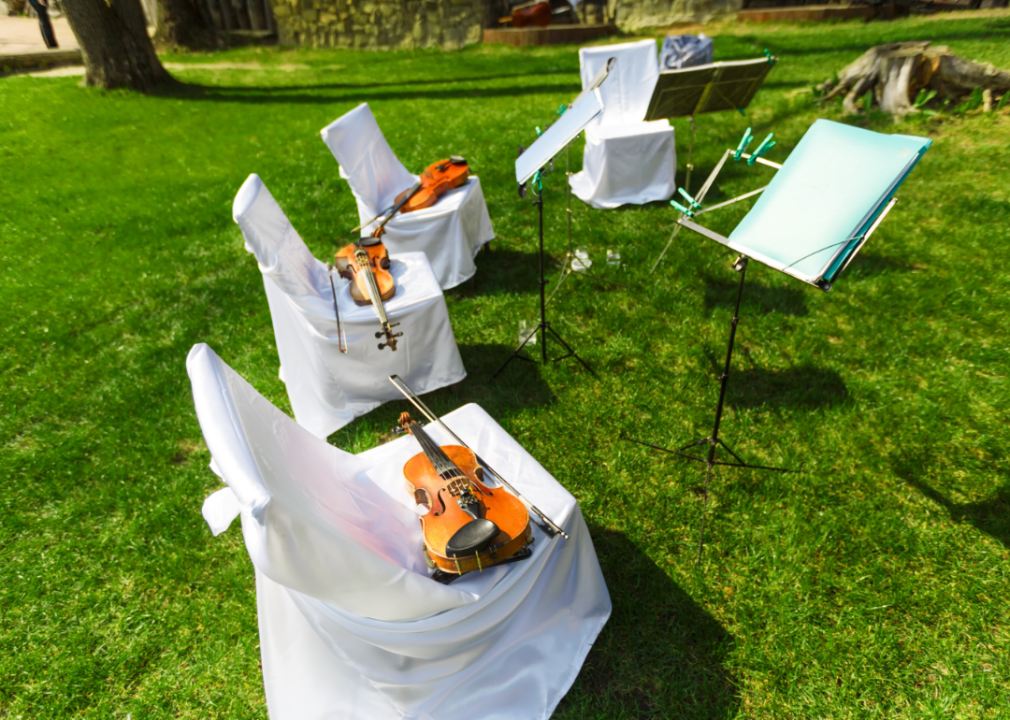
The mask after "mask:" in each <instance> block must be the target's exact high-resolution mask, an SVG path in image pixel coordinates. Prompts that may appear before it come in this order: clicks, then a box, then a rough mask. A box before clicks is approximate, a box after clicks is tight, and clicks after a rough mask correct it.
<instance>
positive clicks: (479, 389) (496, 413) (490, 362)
mask: <svg viewBox="0 0 1010 720" xmlns="http://www.w3.org/2000/svg"><path fill="white" fill-rule="evenodd" d="M514 349H515V348H514V347H512V346H511V345H508V346H507V345H503V344H500V343H499V344H496V343H481V344H470V345H460V346H459V352H460V356H461V357H462V359H463V366H464V367H465V368H466V373H467V375H466V377H465V378H464V379H463V380H461V381H460V382H458V383H456V384H455V385H450V386H449V387H444V388H440V389H438V390H433V391H431V392H428V393H424V395H423V396H422V398H421V399H422V400H423V401H424V404H425V405H427V406H428V408H429V409H430V410H431V411H432V412H433V413H435V414H436V415H438V416H439V417H442V416H443V415H445V414H446V413H449V412H452V411H453V410H455V409H457V408H460V407H463V406H464V405H468V404H469V403H476V404H477V405H480V406H481V407H482V408H484V410H486V411H487V412H488V414H489V415H491V417H493V418H494V419H495V420H496V421H498V422H499V423H500V424H501V425H503V426H504V427H505V428H506V429H507V428H508V421H509V419H510V418H512V417H514V416H516V415H521V414H523V413H526V412H528V411H529V410H530V409H531V408H536V407H544V406H546V405H549V404H551V403H552V402H554V400H555V399H556V398H555V396H554V394H553V392H552V391H551V388H550V386H548V385H547V383H546V382H545V381H544V380H543V378H542V377H541V367H540V364H539V363H535V364H534V363H528V362H523V361H522V360H515V361H513V362H512V363H510V365H509V367H508V368H507V369H506V370H505V371H504V372H503V373H502V374H501V375H500V376H499V377H498V379H497V380H495V381H494V382H493V383H492V382H489V380H490V378H491V375H493V374H494V372H495V371H496V370H497V369H498V368H500V367H501V365H502V363H504V362H505V360H507V359H508V357H509V355H510V354H511V353H512V351H513V350H514ZM551 350H552V351H554V348H553V347H552V348H551ZM537 352H539V350H537ZM529 354H530V355H531V356H536V357H539V355H535V353H529ZM513 366H521V367H513ZM415 389H416V388H415ZM403 411H407V412H409V413H410V414H411V416H412V417H413V418H414V419H415V420H417V421H419V422H424V423H427V420H424V418H423V417H422V416H421V413H420V412H419V411H418V410H417V409H416V408H415V407H414V406H413V405H411V404H410V403H409V402H408V401H407V400H406V399H402V400H401V399H396V400H391V401H389V402H386V403H384V404H382V405H380V406H379V407H377V408H376V409H375V410H372V411H371V412H370V413H367V414H365V415H362V416H361V417H358V418H355V420H354V421H353V422H351V423H349V424H348V425H345V426H344V427H342V428H340V429H339V430H337V431H336V432H334V433H333V434H331V435H330V436H329V438H328V440H329V442H330V444H332V445H336V446H337V447H339V448H344V449H346V448H349V447H353V446H354V445H355V443H356V441H357V440H358V439H359V438H362V437H367V436H369V435H370V434H371V433H378V434H379V436H380V440H381V441H382V442H385V441H387V440H389V439H391V437H389V436H388V433H389V431H390V430H392V428H394V427H396V426H397V425H398V419H399V417H400V413H402V412H403ZM449 426H450V427H452V424H451V423H449ZM452 429H453V430H455V431H456V432H459V429H458V428H452ZM383 436H386V437H385V439H382V438H383Z"/></svg>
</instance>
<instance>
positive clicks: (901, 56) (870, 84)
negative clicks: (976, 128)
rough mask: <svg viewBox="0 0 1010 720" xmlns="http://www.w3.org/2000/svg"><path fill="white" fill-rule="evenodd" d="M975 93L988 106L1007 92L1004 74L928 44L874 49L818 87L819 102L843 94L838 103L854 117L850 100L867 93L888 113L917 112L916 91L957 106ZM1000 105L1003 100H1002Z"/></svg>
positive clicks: (1009, 74)
mask: <svg viewBox="0 0 1010 720" xmlns="http://www.w3.org/2000/svg"><path fill="white" fill-rule="evenodd" d="M976 88H979V89H981V91H982V93H983V94H985V95H987V96H988V98H989V100H988V102H987V105H989V106H990V107H991V106H992V104H993V101H994V100H995V99H996V98H1002V97H1003V96H1005V95H1006V94H1007V93H1008V92H1010V71H1007V70H1000V69H999V68H996V67H994V66H992V65H990V64H989V63H976V62H972V61H971V60H965V59H964V58H960V57H958V56H957V55H953V54H951V52H950V49H949V48H947V47H946V46H944V45H935V46H934V45H932V44H931V43H930V42H929V41H928V40H923V41H918V42H899V43H888V44H887V45H878V46H876V47H873V48H870V49H869V50H867V51H866V52H865V53H863V54H862V55H861V56H860V57H859V59H858V60H856V61H855V62H853V63H852V64H851V65H849V66H847V67H846V68H845V69H843V70H842V71H841V72H840V73H838V80H837V81H834V80H828V81H827V82H825V83H823V84H821V85H820V86H819V88H818V89H819V90H821V91H822V92H824V93H825V95H824V98H823V99H824V100H830V99H832V98H835V97H838V96H839V95H844V96H845V99H844V100H843V101H842V105H843V107H844V108H845V111H846V112H847V113H850V114H853V115H855V114H858V113H859V111H860V109H859V107H858V106H857V104H856V102H857V100H859V99H860V98H862V97H863V96H865V95H866V94H867V93H869V92H872V93H873V94H872V100H871V102H876V103H877V105H879V106H880V109H881V110H883V111H884V112H888V113H891V114H893V115H905V114H906V113H909V112H912V111H914V110H918V109H920V108H921V107H922V104H921V103H920V104H917V103H916V99H917V97H918V96H919V91H921V90H927V91H935V93H933V94H932V95H931V100H930V102H931V103H932V104H940V103H943V102H944V101H949V102H962V101H965V100H967V99H968V98H969V97H971V95H972V93H974V92H975V91H976ZM1003 104H1005V101H1004V102H1003Z"/></svg>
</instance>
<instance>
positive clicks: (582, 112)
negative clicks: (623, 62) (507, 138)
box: [491, 89, 603, 381]
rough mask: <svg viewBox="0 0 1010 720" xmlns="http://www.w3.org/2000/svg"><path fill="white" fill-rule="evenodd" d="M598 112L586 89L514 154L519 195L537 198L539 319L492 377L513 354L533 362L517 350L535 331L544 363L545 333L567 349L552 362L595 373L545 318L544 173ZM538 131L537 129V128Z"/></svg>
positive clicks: (596, 95) (596, 96) (594, 94)
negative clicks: (573, 364)
mask: <svg viewBox="0 0 1010 720" xmlns="http://www.w3.org/2000/svg"><path fill="white" fill-rule="evenodd" d="M601 112H603V100H602V99H601V98H600V92H599V90H597V89H593V90H591V91H589V92H587V93H585V95H584V96H583V97H581V98H580V99H579V100H578V101H577V102H575V103H573V104H572V107H571V108H569V109H568V110H567V111H566V112H565V113H564V114H563V115H561V117H560V118H559V119H558V120H557V121H556V122H555V123H554V124H553V125H551V126H550V127H549V128H547V129H546V130H545V131H544V132H543V134H541V135H540V137H539V138H537V140H536V142H534V143H533V144H532V145H530V146H529V147H528V148H526V149H525V150H524V149H523V148H520V149H519V157H517V158H516V163H515V167H516V182H517V183H518V184H519V196H520V197H525V194H526V192H527V190H528V191H530V192H532V193H533V195H534V197H535V198H536V200H535V201H534V205H536V206H537V221H538V222H537V225H538V236H539V255H540V322H539V323H538V324H537V326H536V328H535V329H534V330H533V332H531V333H530V334H529V335H528V336H527V337H526V339H525V340H523V341H522V342H521V343H519V347H517V348H516V349H515V350H513V351H512V354H511V355H509V358H508V359H507V360H506V361H505V362H504V364H503V365H502V366H501V367H500V368H498V371H497V372H495V374H494V375H492V376H491V380H492V381H494V379H495V378H496V377H498V376H499V375H500V374H501V372H502V370H504V369H505V368H506V367H507V366H508V364H509V363H510V362H512V360H513V359H514V358H521V359H523V360H527V361H531V362H532V359H531V358H528V357H525V356H523V355H520V354H519V353H520V352H521V351H522V349H523V348H524V347H526V344H527V343H528V342H529V341H530V340H531V339H532V338H533V335H535V334H536V333H537V332H539V333H540V359H541V362H543V363H544V364H545V365H546V364H547V361H548V359H547V338H548V336H551V337H553V338H554V339H555V340H556V341H557V342H559V343H561V345H562V347H564V349H565V350H566V351H567V352H566V354H564V355H562V356H561V357H558V358H554V361H555V362H559V361H561V360H565V359H567V358H570V357H573V358H575V359H576V360H578V361H579V362H580V363H581V364H582V366H583V367H584V368H585V369H586V370H588V371H589V372H590V373H591V374H592V375H594V376H595V375H596V373H594V372H593V369H592V368H591V367H589V364H588V363H587V362H586V361H585V360H583V359H582V358H581V357H579V355H578V354H577V353H576V352H575V350H573V349H572V346H571V345H569V344H568V343H566V342H565V341H564V338H562V337H561V335H559V334H558V331H557V330H555V329H554V328H553V327H551V324H550V322H549V321H548V320H547V296H546V287H547V280H545V279H544V186H543V176H544V175H546V174H547V172H548V171H549V169H550V168H551V167H553V163H554V158H555V157H557V156H558V155H559V154H560V153H561V151H562V150H564V149H565V148H566V147H568V145H569V144H570V143H571V142H572V140H574V139H575V138H576V137H578V135H579V133H581V132H582V130H583V129H584V128H585V127H586V125H588V124H589V122H590V121H592V119H593V118H595V117H596V116H597V115H599V114H600V113H601ZM537 132H539V129H538V130H537Z"/></svg>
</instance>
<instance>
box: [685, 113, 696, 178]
mask: <svg viewBox="0 0 1010 720" xmlns="http://www.w3.org/2000/svg"><path fill="white" fill-rule="evenodd" d="M687 122H688V124H689V125H690V126H691V140H690V142H689V143H688V146H687V165H686V166H685V167H686V168H687V177H685V178H684V192H686V193H690V192H691V171H692V170H694V164H693V163H692V160H693V159H694V115H689V116H688V118H687Z"/></svg>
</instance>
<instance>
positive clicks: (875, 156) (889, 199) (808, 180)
mask: <svg viewBox="0 0 1010 720" xmlns="http://www.w3.org/2000/svg"><path fill="white" fill-rule="evenodd" d="M749 139H753V138H751V137H750V136H749V133H745V136H744V140H743V141H742V142H741V143H740V146H739V147H738V148H737V149H736V150H735V151H734V150H727V151H726V152H725V153H723V156H722V159H721V160H720V161H719V163H718V164H717V165H716V167H715V169H714V170H713V171H712V173H711V174H710V175H709V177H708V179H707V180H706V181H705V184H704V185H702V188H701V190H700V191H699V193H698V195H697V196H696V197H694V198H690V196H687V198H685V199H688V200H689V204H688V206H686V207H684V206H682V207H683V212H681V214H680V217H679V218H678V220H677V223H678V227H681V226H682V227H686V228H688V229H690V230H694V231H695V232H698V233H699V234H701V235H703V236H704V237H707V238H709V239H712V240H715V241H716V242H718V243H720V244H722V245H726V246H727V247H730V248H732V249H733V250H735V251H737V252H739V253H740V255H739V256H738V257H737V259H736V260H735V261H734V262H733V269H734V270H736V271H737V272H738V273H740V283H739V286H738V289H737V295H736V309H735V311H734V313H733V319H732V321H731V326H730V335H729V344H728V348H727V350H726V363H725V366H724V368H723V373H722V375H721V376H720V377H719V380H720V383H721V384H720V389H719V402H718V405H717V406H716V411H715V424H714V426H713V429H712V434H711V435H709V436H708V437H705V438H701V439H698V440H695V441H693V442H690V443H688V444H686V445H684V446H682V447H680V448H678V449H676V450H671V449H668V448H664V447H660V446H658V445H652V444H650V443H643V442H640V441H638V440H631V438H625V439H628V440H631V442H635V443H638V444H640V445H645V446H647V447H651V448H653V449H656V450H662V451H664V452H668V453H672V454H674V455H679V456H681V457H685V458H688V459H690V460H694V461H697V462H701V463H704V464H705V466H706V473H705V503H706V504H707V501H708V487H709V482H710V480H711V477H712V471H713V469H714V468H715V467H716V466H727V467H740V468H751V469H756V470H774V471H779V472H791V471H789V470H785V469H784V468H777V467H769V466H764V465H753V464H751V463H748V462H745V461H744V460H743V459H741V458H740V456H739V455H737V454H736V453H735V452H733V450H732V449H731V448H730V447H729V446H728V445H727V444H726V442H725V441H724V440H723V439H722V438H721V437H720V435H719V429H720V423H721V421H722V411H723V406H724V403H725V400H726V387H727V382H728V380H729V372H730V364H731V361H732V358H733V344H734V340H735V338H736V330H737V325H738V324H739V321H740V301H741V298H742V297H743V287H744V278H745V276H746V273H747V264H748V261H749V260H750V259H754V260H757V261H759V262H761V263H764V264H766V265H768V266H769V267H772V268H774V269H776V270H779V271H781V272H784V273H786V274H788V275H790V276H792V277H795V278H797V279H798V280H801V281H803V282H805V283H808V284H810V285H814V286H815V287H818V288H820V289H821V290H824V291H828V290H830V289H831V286H832V284H833V283H835V282H836V281H837V280H838V277H839V275H840V273H841V272H842V271H843V270H844V269H845V268H846V267H847V266H848V264H849V263H850V262H851V261H852V258H853V257H855V254H856V253H857V252H859V250H860V248H862V246H863V245H864V244H865V243H866V241H867V240H868V239H869V237H870V236H871V235H872V234H873V232H874V231H875V230H876V229H877V227H878V226H879V225H880V223H881V222H882V221H883V219H884V217H886V215H887V213H888V212H890V210H891V208H893V207H894V204H895V203H896V202H897V198H896V197H895V193H896V192H897V190H898V188H899V187H900V186H901V184H902V182H904V180H905V178H906V177H908V174H909V173H910V172H911V171H912V168H914V167H915V165H916V163H917V162H918V161H919V159H920V158H921V157H922V155H923V153H925V152H926V150H927V149H928V148H929V146H930V145H931V144H932V141H931V140H929V139H928V138H921V137H914V136H911V135H884V134H882V133H876V132H872V131H870V130H863V129H862V128H857V127H851V126H848V125H843V124H841V123H836V122H831V121H829V120H817V121H816V122H815V123H814V124H813V126H811V128H810V129H809V130H808V131H807V132H806V134H805V135H804V136H803V138H802V139H801V140H800V142H799V144H798V145H797V146H796V148H795V149H794V150H793V151H792V153H791V154H790V155H789V158H788V159H787V160H786V162H785V163H783V164H782V165H779V164H777V163H774V162H771V161H769V160H766V159H764V158H761V157H758V155H759V154H760V152H761V151H762V150H761V148H759V149H758V150H757V151H755V154H754V155H753V156H752V155H748V154H747V153H745V152H743V150H744V149H745V145H746V143H747V142H749ZM767 142H768V139H766V140H765V143H767ZM765 143H762V145H761V147H762V148H763V147H765ZM769 147H770V145H769ZM731 157H732V158H734V159H735V160H741V159H745V160H747V161H748V164H750V165H753V164H754V162H755V161H756V162H758V163H759V164H761V165H764V166H768V167H772V168H775V169H777V172H776V174H775V177H774V178H773V179H772V181H771V182H770V183H769V184H768V185H767V186H765V187H762V188H759V189H757V190H753V191H751V192H748V193H744V194H743V195H740V196H738V197H735V198H731V199H729V200H726V201H724V202H721V203H718V204H717V205H713V206H711V207H709V208H703V206H702V201H703V200H704V198H705V195H706V194H707V193H708V191H709V190H710V189H711V187H712V185H713V183H714V182H715V178H716V177H717V176H718V175H719V173H720V172H721V171H722V168H723V166H724V165H725V164H726V162H727V160H729V158H731ZM759 194H760V195H761V197H760V199H759V200H758V201H757V202H756V203H755V205H754V207H753V208H751V211H750V212H749V213H747V215H746V216H745V217H744V219H743V220H742V221H740V223H739V224H738V225H737V226H736V228H735V229H734V230H733V232H732V233H731V234H730V236H729V237H725V236H723V235H720V234H719V233H717V232H715V231H713V230H709V229H708V228H706V227H704V226H703V225H701V224H700V223H698V222H697V221H696V219H697V218H698V217H699V216H701V215H704V214H705V213H708V212H711V211H713V210H718V209H719V208H723V207H726V206H727V205H730V204H732V203H735V202H738V201H740V200H744V199H746V198H750V197H753V196H755V195H759ZM702 446H708V451H707V453H705V456H701V455H696V454H694V452H697V451H696V450H695V448H699V447H702ZM719 448H722V449H723V450H724V451H725V452H727V453H728V454H729V455H730V456H731V457H732V460H729V461H725V462H724V461H717V460H716V459H715V457H716V450H717V449H719ZM704 508H705V506H704V505H703V509H702V519H701V531H700V533H699V539H698V561H699V562H700V561H701V551H702V547H703V545H704V538H705V509H704Z"/></svg>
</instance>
